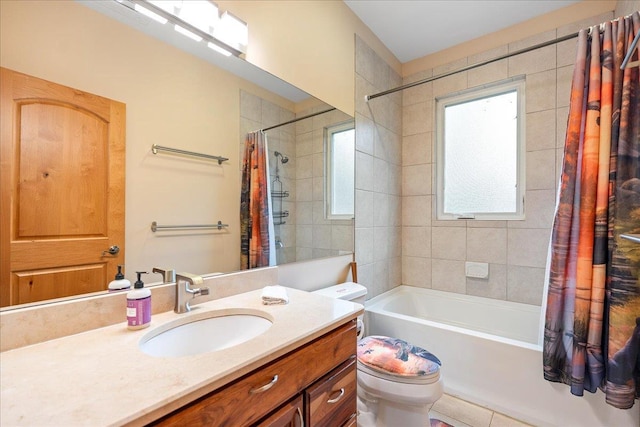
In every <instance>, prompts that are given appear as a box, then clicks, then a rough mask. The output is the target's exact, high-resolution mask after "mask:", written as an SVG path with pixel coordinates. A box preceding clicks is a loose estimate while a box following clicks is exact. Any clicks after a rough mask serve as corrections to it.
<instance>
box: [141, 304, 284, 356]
mask: <svg viewBox="0 0 640 427" xmlns="http://www.w3.org/2000/svg"><path fill="white" fill-rule="evenodd" d="M268 317H269V315H268V314H266V313H261V312H248V311H241V310H237V311H229V310H224V311H213V312H207V313H198V315H192V316H188V317H187V318H185V319H179V320H176V321H173V322H170V323H167V324H166V325H162V326H160V327H158V328H156V329H154V330H152V331H150V332H149V333H148V334H146V335H145V336H144V337H142V339H141V340H140V349H141V350H142V351H143V352H144V353H146V354H148V355H150V356H155V357H180V356H193V355H196V354H201V353H208V352H212V351H218V350H223V349H225V348H229V347H233V346H235V345H238V344H242V343H243V342H246V341H248V340H250V339H252V338H255V337H257V336H258V335H260V334H262V333H264V332H265V331H266V330H267V329H269V328H270V327H271V325H272V324H273V322H272V321H271V320H269V319H268Z"/></svg>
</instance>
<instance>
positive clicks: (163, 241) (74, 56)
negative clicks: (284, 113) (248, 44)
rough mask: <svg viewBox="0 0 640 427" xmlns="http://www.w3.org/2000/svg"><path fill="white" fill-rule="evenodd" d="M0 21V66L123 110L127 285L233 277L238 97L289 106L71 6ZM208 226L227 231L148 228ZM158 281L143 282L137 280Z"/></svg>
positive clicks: (14, 4) (3, 9)
mask: <svg viewBox="0 0 640 427" xmlns="http://www.w3.org/2000/svg"><path fill="white" fill-rule="evenodd" d="M0 19H1V21H0V31H1V32H0V64H1V65H2V66H3V67H6V68H10V69H13V70H16V71H20V72H23V73H26V74H30V75H34V76H36V77H40V78H43V79H46V80H51V81H54V82H56V83H60V84H64V85H67V86H71V87H74V88H77V89H80V90H83V91H87V92H91V93H95V94H97V95H101V96H105V97H108V98H112V99H115V100H118V101H121V102H124V103H125V104H126V106H127V142H126V144H127V163H126V224H125V226H126V249H125V258H126V259H125V269H126V276H127V278H129V279H132V280H133V279H135V271H136V270H140V271H151V269H152V268H153V267H154V266H158V267H166V268H176V269H178V270H181V271H182V270H184V271H189V272H192V273H209V272H214V271H233V270H237V269H238V267H239V256H238V254H239V244H240V243H239V241H240V239H239V215H238V210H239V204H240V200H239V197H240V196H239V194H240V190H239V188H240V187H239V182H240V176H239V167H238V165H239V150H238V134H239V128H240V117H239V100H240V89H245V90H249V91H252V92H254V93H259V94H260V95H261V96H263V97H265V98H267V97H270V99H271V101H272V102H275V103H279V104H281V105H284V106H285V107H288V108H290V109H293V105H291V103H290V102H289V101H286V100H284V99H281V98H279V97H277V96H274V95H273V94H271V95H269V93H267V92H266V91H264V90H260V89H258V88H256V87H255V86H254V85H253V84H251V83H249V82H246V81H244V80H241V79H239V78H237V77H236V76H234V75H232V74H230V73H227V72H225V71H223V70H221V69H219V68H217V67H214V66H212V65H211V64H209V63H207V62H205V61H202V60H200V59H198V58H196V57H194V56H192V55H190V54H187V53H185V52H182V51H180V50H178V49H176V48H174V47H172V46H169V45H167V44H165V43H162V42H160V41H158V40H155V39H153V38H151V37H149V36H146V35H143V34H142V33H139V32H137V31H135V30H133V29H131V28H129V27H127V26H125V25H122V24H120V23H118V22H116V21H114V20H111V19H110V18H107V17H106V16H103V15H101V14H99V13H97V12H95V11H93V10H91V9H89V8H87V7H85V6H82V5H80V4H79V3H76V2H71V1H61V2H56V1H41V2H37V1H2V2H0ZM154 143H156V144H160V145H165V146H169V147H175V148H181V149H184V150H189V151H195V152H201V153H208V154H214V155H220V156H224V157H228V158H229V161H228V162H225V163H224V164H223V165H221V166H218V164H217V163H216V162H211V161H206V160H195V159H187V158H181V157H176V156H172V155H167V154H164V155H162V154H160V155H153V154H152V153H151V150H150V148H151V144H154ZM218 220H220V221H222V222H223V223H227V224H229V225H230V227H229V229H228V230H227V231H224V232H217V231H214V232H206V233H201V234H194V233H189V235H188V236H185V235H184V234H183V233H175V232H173V233H169V232H165V233H162V234H161V233H155V234H154V233H152V232H151V230H150V225H151V222H152V221H158V223H160V224H210V223H215V222H217V221H218ZM176 234H177V235H176ZM113 274H115V272H113ZM158 280H160V276H158V275H152V276H149V277H148V278H147V279H146V282H154V281H158Z"/></svg>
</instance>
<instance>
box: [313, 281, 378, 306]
mask: <svg viewBox="0 0 640 427" xmlns="http://www.w3.org/2000/svg"><path fill="white" fill-rule="evenodd" d="M313 293H314V294H320V295H324V296H327V297H330V298H335V299H343V300H346V301H351V302H356V303H358V304H362V305H364V301H365V299H366V298H367V288H365V287H364V286H362V285H359V284H357V283H354V282H345V283H340V284H339V285H335V286H329V287H328V288H322V289H318V290H317V291H313Z"/></svg>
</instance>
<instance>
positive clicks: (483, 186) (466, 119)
mask: <svg viewBox="0 0 640 427" xmlns="http://www.w3.org/2000/svg"><path fill="white" fill-rule="evenodd" d="M436 114H437V136H436V138H437V141H436V143H437V190H436V191H437V195H436V197H437V215H438V219H480V220H482V219H488V220H495V219H523V218H524V79H522V78H517V79H510V80H509V81H507V82H504V83H501V84H499V85H494V86H491V87H483V88H481V89H476V90H472V91H465V92H463V93H458V94H455V95H452V96H447V97H444V98H439V99H437V100H436Z"/></svg>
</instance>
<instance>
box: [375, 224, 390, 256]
mask: <svg viewBox="0 0 640 427" xmlns="http://www.w3.org/2000/svg"><path fill="white" fill-rule="evenodd" d="M388 255H389V227H373V260H374V262H377V261H384V260H386V259H387V257H388Z"/></svg>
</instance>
